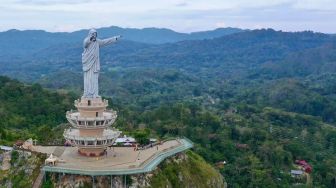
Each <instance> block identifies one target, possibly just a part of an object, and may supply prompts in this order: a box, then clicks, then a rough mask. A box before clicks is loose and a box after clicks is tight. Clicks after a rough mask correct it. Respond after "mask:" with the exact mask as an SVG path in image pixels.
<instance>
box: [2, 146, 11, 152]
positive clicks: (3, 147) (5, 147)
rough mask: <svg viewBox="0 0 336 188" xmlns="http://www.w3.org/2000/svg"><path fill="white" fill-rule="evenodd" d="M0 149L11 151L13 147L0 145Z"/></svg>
mask: <svg viewBox="0 0 336 188" xmlns="http://www.w3.org/2000/svg"><path fill="white" fill-rule="evenodd" d="M0 150H2V151H12V150H13V148H12V147H9V146H0Z"/></svg>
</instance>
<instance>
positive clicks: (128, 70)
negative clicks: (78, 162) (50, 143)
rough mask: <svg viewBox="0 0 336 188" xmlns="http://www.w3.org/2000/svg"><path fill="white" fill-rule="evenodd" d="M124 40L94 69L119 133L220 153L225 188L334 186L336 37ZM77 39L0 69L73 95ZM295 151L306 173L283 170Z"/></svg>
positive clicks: (209, 155) (266, 33) (264, 34)
mask: <svg viewBox="0 0 336 188" xmlns="http://www.w3.org/2000/svg"><path fill="white" fill-rule="evenodd" d="M126 39H127V38H126V37H125V38H124V40H123V41H120V42H119V43H118V44H116V45H112V46H111V47H106V48H104V49H102V50H101V57H102V59H101V64H102V70H103V72H102V73H101V76H100V91H101V93H102V95H103V96H105V97H110V98H111V99H110V102H111V105H112V106H113V108H115V109H117V110H118V112H119V116H118V121H117V126H118V127H119V128H121V129H122V130H123V131H127V132H132V131H134V130H138V129H143V128H146V129H149V130H151V134H152V135H155V136H158V137H162V138H164V137H167V136H187V137H188V138H190V139H192V141H194V142H195V144H196V146H195V148H194V150H195V151H196V152H197V153H198V154H200V155H202V156H203V157H204V158H205V159H206V160H207V161H209V162H211V163H213V164H215V163H216V162H219V161H224V160H225V161H227V165H225V166H224V168H222V169H220V171H221V173H222V174H223V176H224V178H225V179H226V182H228V184H229V186H230V187H265V185H267V186H268V185H269V187H290V186H293V185H296V184H297V183H303V184H307V186H313V187H332V186H334V185H335V182H336V176H335V174H336V170H335V169H336V166H335V165H336V158H335V156H336V128H335V125H336V119H335V117H336V102H335V101H336V95H335V93H336V87H335V86H336V74H335V73H334V70H335V65H336V53H335V46H336V45H335V43H336V41H335V36H332V35H326V34H322V33H314V32H296V33H291V32H281V31H274V30H271V29H268V30H265V29H263V30H253V31H245V32H239V33H234V34H230V35H227V36H221V37H218V38H213V39H204V40H193V41H180V42H176V43H169V44H148V43H139V42H134V41H127V40H126ZM81 45H82V44H81V41H80V42H78V43H77V42H73V43H67V44H65V43H61V44H53V45H50V46H48V47H45V48H41V49H39V50H38V52H37V51H36V52H33V53H29V54H25V55H22V56H21V57H19V56H18V57H17V58H15V59H8V58H7V59H6V58H3V59H2V60H1V62H0V73H1V74H5V75H9V76H11V77H14V78H18V79H20V80H22V81H24V82H26V83H31V82H38V83H40V84H41V85H42V86H43V87H47V88H50V89H62V90H61V91H62V92H63V91H64V90H65V91H73V92H74V94H71V96H72V95H76V96H77V97H78V96H80V95H81V91H82V88H81V87H82V73H81V52H82V47H81ZM4 85H6V83H5V84H4ZM7 85H8V84H7ZM29 87H32V86H28V88H29ZM34 87H37V86H34ZM16 90H18V88H17V87H13V91H16ZM39 91H41V90H39ZM7 92H10V91H7ZM24 96H25V95H24ZM67 96H68V95H67ZM0 97H1V96H0ZM36 97H37V98H39V96H36ZM41 97H46V96H41ZM46 98H48V97H46ZM68 98H69V96H68V97H65V99H62V98H60V99H59V100H61V101H62V100H65V101H67V99H68ZM18 101H20V100H18ZM3 102H4V103H5V102H6V100H5V99H4V100H3ZM54 102H55V101H54ZM56 102H60V101H58V100H57V101H56ZM11 104H12V105H15V103H11ZM64 107H66V108H68V103H65V106H64ZM57 109H58V110H59V111H61V109H63V108H57ZM22 110H24V109H22ZM45 113H47V111H46V112H45ZM48 113H49V111H48ZM62 113H64V112H62ZM62 113H61V112H59V113H57V114H56V116H57V117H58V116H61V115H62ZM63 116H64V114H63V115H62V117H61V118H64V117H63ZM13 117H15V116H13ZM61 118H60V119H52V118H51V120H53V121H52V122H54V123H55V125H49V123H48V126H49V127H53V126H56V124H58V123H59V120H61ZM42 119H43V118H42ZM16 121H18V120H17V119H15V118H14V120H11V121H8V122H16ZM37 122H38V124H41V123H39V121H37ZM42 122H43V121H42ZM43 124H44V122H43ZM37 126H38V127H39V125H37ZM20 129H21V128H20ZM30 134H35V133H30ZM297 159H303V160H306V161H308V162H309V163H310V164H311V165H312V167H313V172H312V174H310V175H309V179H307V181H306V180H305V179H304V180H297V179H295V178H292V177H290V175H289V171H290V170H291V169H295V168H296V167H295V165H294V162H295V160H297Z"/></svg>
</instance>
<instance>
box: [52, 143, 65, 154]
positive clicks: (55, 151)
mask: <svg viewBox="0 0 336 188" xmlns="http://www.w3.org/2000/svg"><path fill="white" fill-rule="evenodd" d="M64 150H65V147H59V146H58V147H56V148H55V150H54V152H53V155H54V156H56V157H60V156H61V155H62V154H63V153H64Z"/></svg>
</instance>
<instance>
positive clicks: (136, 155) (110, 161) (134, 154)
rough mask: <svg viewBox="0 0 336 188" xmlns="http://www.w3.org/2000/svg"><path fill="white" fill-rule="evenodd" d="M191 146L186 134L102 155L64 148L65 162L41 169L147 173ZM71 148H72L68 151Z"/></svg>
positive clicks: (107, 173)
mask: <svg viewBox="0 0 336 188" xmlns="http://www.w3.org/2000/svg"><path fill="white" fill-rule="evenodd" d="M192 147H193V143H192V142H191V141H190V140H189V139H187V138H183V139H176V140H172V141H168V142H165V143H163V144H162V145H160V146H158V147H156V146H154V147H152V148H150V149H146V150H143V151H133V148H115V151H109V152H110V154H109V155H108V156H106V157H102V158H100V159H99V158H96V159H92V158H81V157H78V156H67V151H65V152H64V154H63V155H62V156H61V158H62V157H64V160H65V161H66V162H65V163H62V164H60V165H56V166H44V167H43V168H42V171H43V172H57V173H65V174H78V175H90V176H103V175H129V174H139V173H146V172H150V171H152V170H154V169H155V168H156V167H157V166H158V165H159V164H160V163H161V162H162V161H163V160H164V159H166V158H168V157H170V156H173V155H175V154H177V153H180V152H183V151H185V150H188V149H190V148H192ZM117 149H119V150H117ZM72 152H73V151H69V154H70V153H72ZM127 157H128V159H127ZM72 163H76V164H72Z"/></svg>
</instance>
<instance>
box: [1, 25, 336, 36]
mask: <svg viewBox="0 0 336 188" xmlns="http://www.w3.org/2000/svg"><path fill="white" fill-rule="evenodd" d="M111 27H118V28H122V29H139V30H142V29H151V28H154V29H168V30H171V31H174V32H177V33H184V34H190V33H197V32H206V31H214V30H216V29H227V28H233V29H242V30H261V29H273V30H275V31H282V32H305V31H312V32H316V33H324V34H335V33H336V32H335V33H325V32H320V31H313V30H300V31H299V30H298V31H285V30H281V29H274V28H257V29H250V28H238V27H230V26H228V27H218V28H212V29H208V30H198V31H191V32H183V31H176V30H174V29H172V28H164V27H143V28H136V27H121V26H116V25H111V26H102V27H93V28H94V29H102V28H111ZM89 29H91V27H90V28H78V29H77V30H73V31H48V30H44V29H33V28H32V29H17V28H11V29H8V30H4V31H0V32H7V31H11V30H18V31H45V32H49V33H72V32H77V31H81V30H89Z"/></svg>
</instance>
